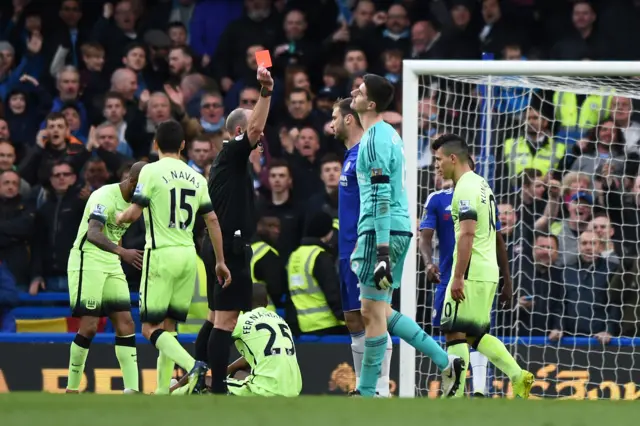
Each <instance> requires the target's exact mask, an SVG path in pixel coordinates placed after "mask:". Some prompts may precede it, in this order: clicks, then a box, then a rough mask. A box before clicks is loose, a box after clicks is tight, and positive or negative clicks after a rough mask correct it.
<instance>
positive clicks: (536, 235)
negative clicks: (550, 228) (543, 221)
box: [533, 232, 560, 248]
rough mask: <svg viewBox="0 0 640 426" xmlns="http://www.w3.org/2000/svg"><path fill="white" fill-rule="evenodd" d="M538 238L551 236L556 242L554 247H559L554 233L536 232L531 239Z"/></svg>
mask: <svg viewBox="0 0 640 426" xmlns="http://www.w3.org/2000/svg"><path fill="white" fill-rule="evenodd" d="M538 238H551V239H552V240H553V241H555V242H556V248H558V247H560V240H559V239H558V237H557V236H556V235H555V234H551V233H549V232H536V234H535V237H534V239H533V241H536V240H537V239H538Z"/></svg>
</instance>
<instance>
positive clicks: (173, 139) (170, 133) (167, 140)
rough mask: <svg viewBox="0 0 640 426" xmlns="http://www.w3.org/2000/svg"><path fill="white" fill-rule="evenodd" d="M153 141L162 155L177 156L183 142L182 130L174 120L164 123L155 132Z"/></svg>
mask: <svg viewBox="0 0 640 426" xmlns="http://www.w3.org/2000/svg"><path fill="white" fill-rule="evenodd" d="M155 141H156V143H157V144H158V149H159V150H160V151H162V152H163V153H172V154H177V153H178V152H180V147H181V145H182V142H183V141H184V129H183V128H182V125H181V124H180V123H178V122H177V121H175V120H168V121H164V122H162V123H160V125H159V126H158V129H157V130H156V136H155Z"/></svg>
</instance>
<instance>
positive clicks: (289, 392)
mask: <svg viewBox="0 0 640 426" xmlns="http://www.w3.org/2000/svg"><path fill="white" fill-rule="evenodd" d="M263 380H264V378H263ZM267 380H273V379H267ZM301 387H302V386H301V385H298V386H296V385H292V386H291V387H287V388H286V389H283V390H282V392H274V391H272V390H267V388H273V386H260V378H259V377H257V376H254V375H253V374H249V375H248V376H247V377H246V378H244V379H242V380H238V379H234V378H233V377H227V390H228V391H229V393H230V394H231V395H235V396H284V397H295V396H298V395H300V390H301ZM275 388H276V389H277V388H280V389H282V386H276V387H275Z"/></svg>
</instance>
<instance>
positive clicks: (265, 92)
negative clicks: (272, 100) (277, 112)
mask: <svg viewBox="0 0 640 426" xmlns="http://www.w3.org/2000/svg"><path fill="white" fill-rule="evenodd" d="M272 94H273V90H269V89H267V88H266V87H263V88H262V89H260V96H262V97H263V98H268V97H270V96H271V95H272Z"/></svg>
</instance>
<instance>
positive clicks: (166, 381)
mask: <svg viewBox="0 0 640 426" xmlns="http://www.w3.org/2000/svg"><path fill="white" fill-rule="evenodd" d="M166 333H169V334H170V335H172V336H173V337H176V336H177V335H178V333H176V332H175V331H172V332H169V331H167V332H166ZM175 366H176V363H175V362H173V360H172V359H171V358H169V357H168V356H167V355H165V354H164V353H162V352H160V353H159V354H158V360H157V362H156V373H157V374H156V377H157V380H156V390H155V394H156V395H169V390H170V388H171V378H172V377H173V370H174V369H175Z"/></svg>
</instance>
